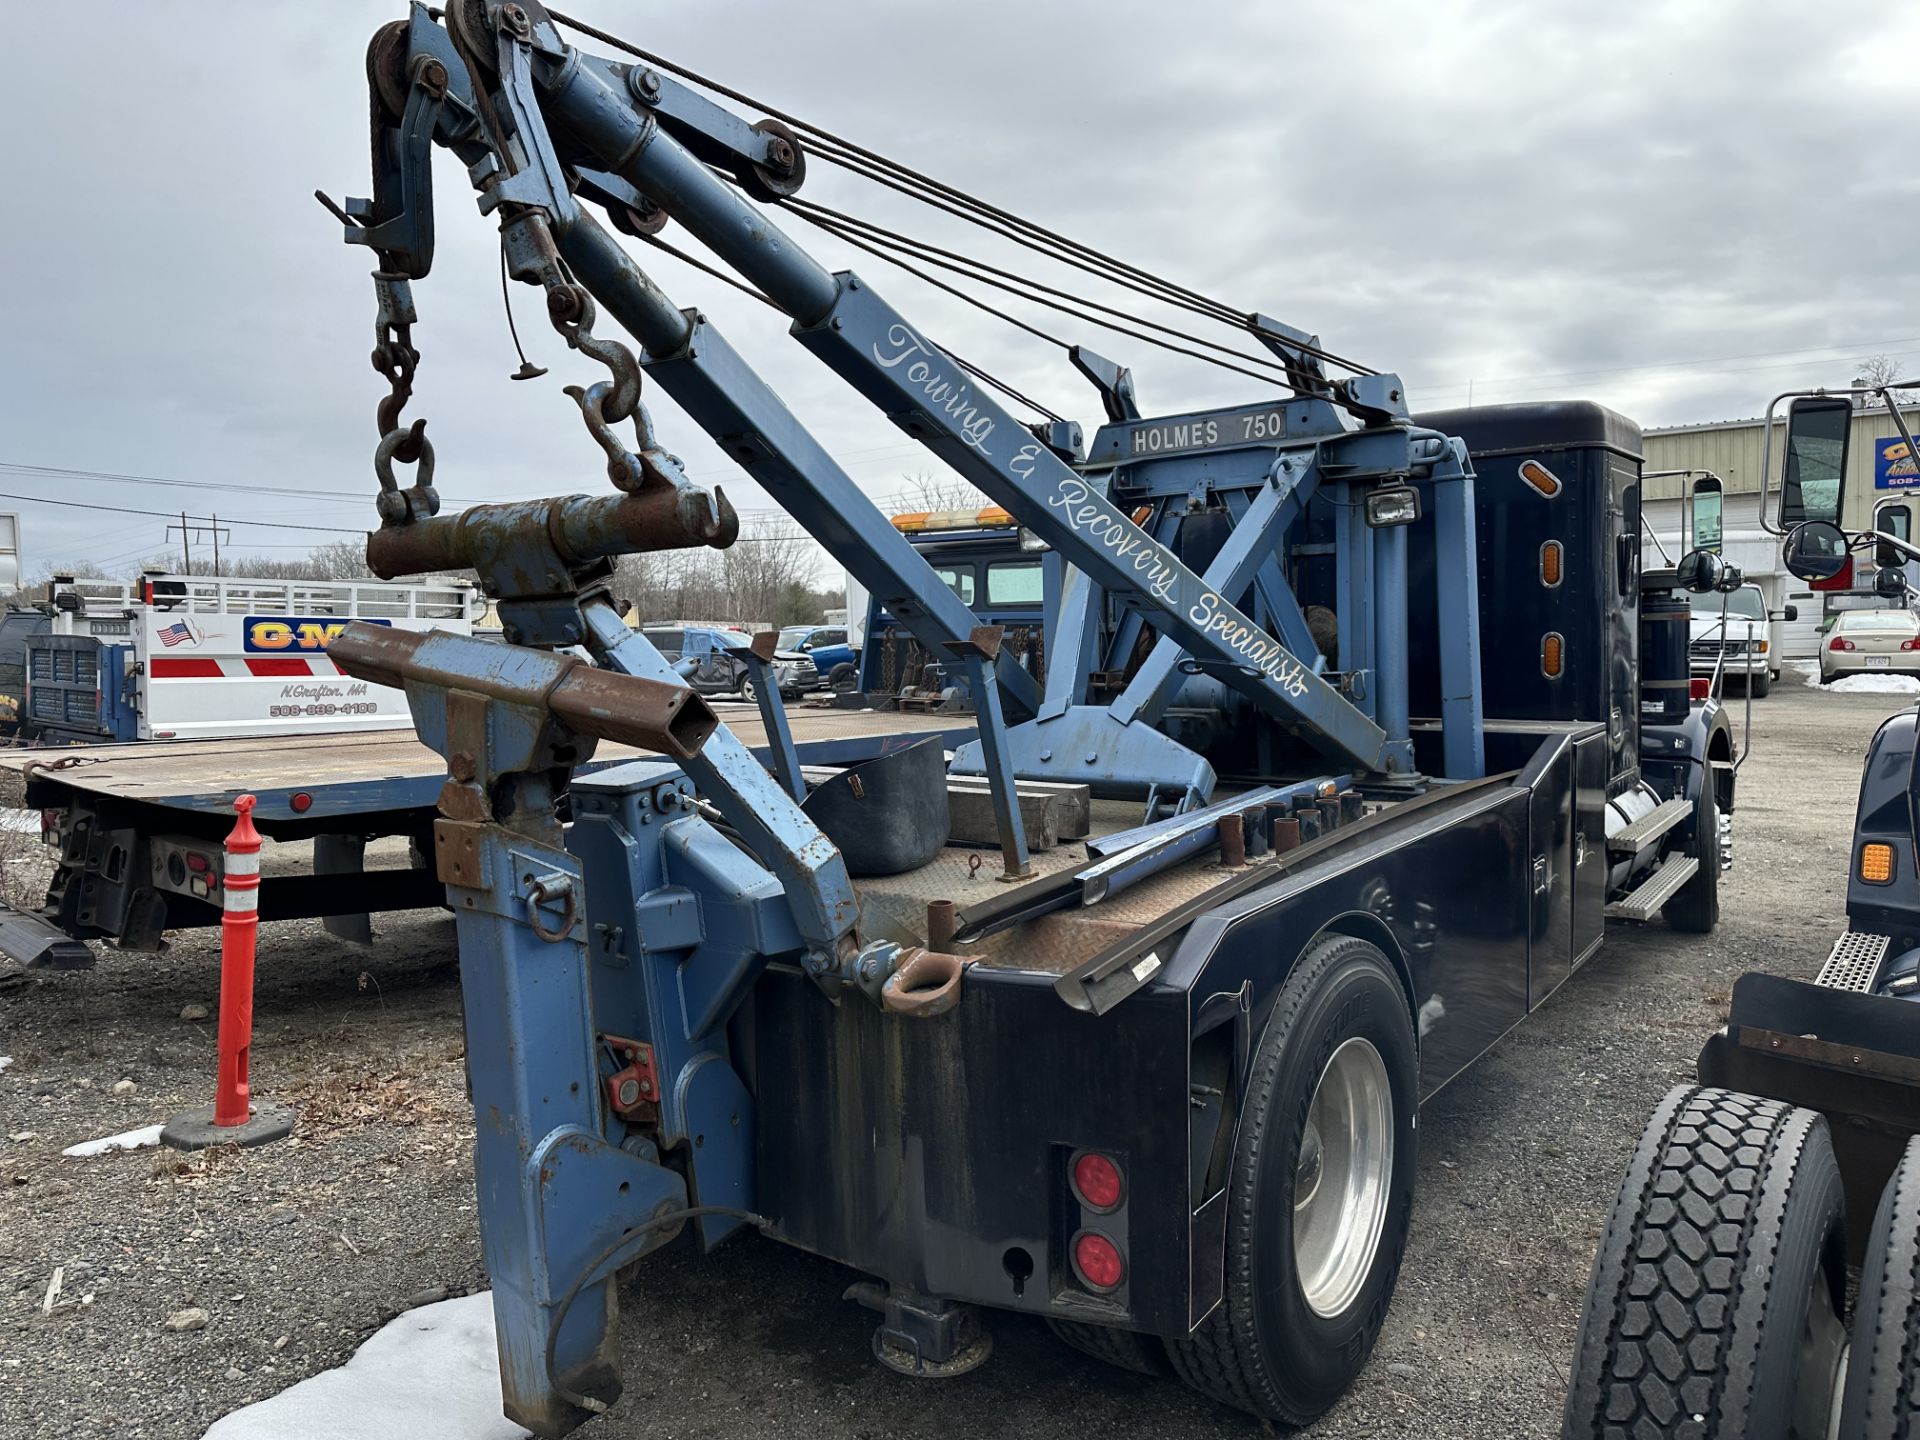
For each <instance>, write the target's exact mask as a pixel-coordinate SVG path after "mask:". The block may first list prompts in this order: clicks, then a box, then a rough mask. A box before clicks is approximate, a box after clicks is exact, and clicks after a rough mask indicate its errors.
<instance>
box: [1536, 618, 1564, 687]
mask: <svg viewBox="0 0 1920 1440" xmlns="http://www.w3.org/2000/svg"><path fill="white" fill-rule="evenodd" d="M1566 649H1567V641H1566V637H1565V636H1564V635H1562V634H1561V633H1560V632H1559V631H1558V630H1549V631H1548V632H1547V633H1546V634H1545V635H1543V636H1541V637H1540V673H1541V674H1542V675H1544V676H1546V677H1547V678H1548V679H1549V680H1558V679H1559V678H1560V670H1561V667H1562V666H1563V665H1564V664H1565V662H1566Z"/></svg>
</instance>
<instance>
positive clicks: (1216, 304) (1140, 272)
mask: <svg viewBox="0 0 1920 1440" xmlns="http://www.w3.org/2000/svg"><path fill="white" fill-rule="evenodd" d="M548 14H550V15H551V16H552V17H553V19H554V20H555V21H557V22H559V23H560V24H562V25H566V26H568V27H569V28H570V29H573V30H577V31H579V32H580V33H581V34H583V35H588V36H591V37H592V38H594V39H596V40H598V41H600V42H601V43H603V44H606V45H610V46H612V47H613V48H615V49H617V50H620V51H622V52H624V53H626V54H628V55H632V56H634V57H636V58H637V59H640V60H644V61H646V62H647V63H648V64H649V65H654V66H657V67H658V68H660V69H662V70H665V71H667V72H669V73H670V74H673V75H677V76H679V77H680V78H681V79H683V80H685V81H687V82H689V83H690V84H694V85H698V86H700V87H702V88H703V89H707V90H711V91H712V92H714V93H715V94H717V95H723V96H725V97H726V98H727V99H729V100H733V101H736V102H738V103H739V104H742V105H746V106H749V107H751V108H753V109H756V110H760V111H762V112H764V113H765V114H767V115H770V116H772V117H773V118H775V119H777V120H780V121H782V122H784V123H785V124H787V125H789V126H791V127H792V128H793V129H794V130H795V131H796V132H797V133H800V134H801V135H802V136H803V137H804V139H805V140H806V143H807V146H808V148H809V149H811V150H812V151H813V153H814V154H816V155H818V156H819V157H820V158H821V159H823V160H826V161H827V162H828V163H830V164H834V165H839V166H840V167H842V168H843V169H847V170H849V171H852V172H853V173H855V174H859V175H861V176H863V177H864V178H866V179H869V180H873V181H875V182H877V183H879V184H883V185H887V186H888V187H889V188H892V189H894V190H897V191H899V192H900V193H902V194H905V195H907V196H909V197H910V198H913V199H917V200H920V201H921V202H922V203H925V204H929V205H936V206H937V207H938V208H940V209H943V210H946V211H947V212H948V213H950V214H954V215H956V216H958V218H960V219H963V220H967V221H968V222H969V223H972V224H975V225H979V226H981V227H982V228H985V229H989V230H992V231H994V232H995V233H997V234H1000V235H1002V236H1004V237H1005V238H1007V239H1010V240H1013V241H1014V242H1015V243H1017V244H1020V245H1023V246H1025V247H1026V248H1028V249H1030V250H1034V251H1036V252H1037V253H1039V254H1042V255H1046V256H1049V257H1050V258H1052V259H1055V260H1058V261H1063V262H1065V263H1067V264H1071V265H1075V266H1077V267H1078V268H1080V269H1082V270H1086V271H1088V272H1089V273H1092V274H1095V275H1097V276H1099V277H1100V278H1102V279H1105V280H1107V281H1109V282H1110V283H1112V284H1116V285H1120V286H1123V287H1125V288H1128V289H1131V290H1134V291H1136V292H1138V293H1140V294H1143V295H1146V296H1147V297H1149V298H1151V299H1155V300H1159V301H1161V302H1162V303H1165V304H1170V305H1176V306H1180V307H1182V308H1185V309H1188V310H1191V311H1193V312H1194V313H1196V314H1199V315H1203V316H1206V317H1207V318H1209V319H1213V320H1216V321H1219V322H1220V323H1222V324H1226V325H1229V326H1231V327H1233V328H1235V329H1239V330H1248V331H1253V332H1255V333H1258V334H1267V335H1272V336H1273V338H1275V339H1278V340H1280V341H1282V342H1283V343H1285V344H1287V345H1289V346H1291V347H1292V348H1295V349H1297V350H1299V351H1301V352H1302V353H1304V354H1307V355H1311V356H1313V357H1314V358H1316V359H1318V360H1322V361H1324V362H1326V363H1328V364H1331V365H1336V366H1338V367H1340V368H1341V369H1343V370H1348V371H1351V372H1352V373H1354V374H1356V375H1373V374H1377V373H1378V372H1377V371H1375V370H1373V369H1372V368H1370V367H1369V366H1366V365H1362V364H1360V363H1359V362H1358V361H1354V360H1349V359H1347V358H1345V357H1343V356H1341V355H1337V354H1335V353H1334V352H1332V351H1330V350H1327V349H1324V348H1323V347H1321V346H1318V345H1309V344H1307V343H1305V342H1303V341H1296V340H1292V339H1290V338H1288V337H1286V336H1283V335H1275V334H1274V332H1272V331H1268V330H1266V329H1265V328H1264V327H1262V326H1259V325H1257V324H1255V323H1254V320H1253V317H1252V316H1251V315H1250V314H1248V313H1246V312H1243V311H1240V310H1236V309H1234V308H1233V307H1232V306H1230V305H1227V304H1225V303H1224V302H1222V301H1219V300H1215V299H1213V298H1212V297H1211V296H1208V295H1205V294H1203V293H1201V292H1200V291H1198V290H1194V289H1192V288H1190V287H1188V286H1184V285H1180V284H1177V283H1175V282H1174V281H1171V280H1167V279H1165V278H1164V277H1162V276H1159V275H1156V274H1154V273H1153V272H1152V271H1149V270H1145V269H1142V268H1141V267H1139V266H1137V265H1132V264H1130V263H1128V262H1126V261H1123V260H1119V259H1117V258H1115V257H1114V256H1111V255H1108V254H1105V253H1104V252H1102V251H1100V250H1096V249H1094V248H1093V247H1092V246H1090V245H1085V244H1082V243H1081V242H1079V241H1077V240H1073V239H1070V238H1069V237H1067V236H1065V235H1061V234H1059V233H1058V232H1056V231H1053V230H1049V229H1047V228H1046V227H1045V226H1042V225H1039V224H1037V223H1036V222H1034V221H1031V220H1028V219H1026V218H1025V217H1023V216H1020V215H1017V214H1014V213H1013V212H1012V211H1009V210H1005V209H1002V208H1001V207H999V206H997V205H993V204H991V203H990V202H988V201H985V200H982V199H980V198H979V197H978V196H975V195H972V194H969V193H968V192H966V191H964V190H961V189H959V188H958V187H956V186H951V185H947V184H945V183H944V182H942V181H939V180H935V179H934V178H932V177H931V176H929V175H924V174H922V173H921V172H919V171H917V170H914V169H912V168H911V167H910V166H907V165H903V164H901V163H900V162H899V161H897V160H892V159H890V158H888V157H887V156H885V155H882V154H880V153H879V152H878V151H874V150H870V149H868V148H867V147H865V146H863V145H860V144H858V143H856V142H854V141H851V140H848V139H846V138H845V137H843V136H840V135H836V134H834V133H833V132H832V131H830V130H826V129H824V128H822V127H821V126H818V125H815V124H813V123H812V122H810V121H807V120H803V119H801V118H800V117H799V116H797V115H794V114H791V113H790V112H787V111H784V110H781V109H779V108H777V107H775V106H772V105H768V104H766V103H765V102H764V101H761V100H758V99H756V98H755V97H753V96H751V95H748V94H746V93H745V92H744V91H740V90H736V89H734V88H732V87H731V86H727V85H723V84H721V83H720V82H719V81H717V80H713V79H710V78H708V77H707V76H704V75H701V74H700V73H698V72H697V71H694V70H692V69H689V68H688V67H686V66H684V65H679V64H676V63H675V62H673V61H671V60H668V59H666V58H665V57H664V56H661V55H656V54H654V53H653V52H651V51H647V50H643V49H641V48H640V47H639V46H637V45H634V44H632V43H630V42H629V41H626V40H622V39H621V38H620V37H619V36H617V35H613V34H610V33H608V32H607V31H604V30H601V29H599V28H597V27H596V26H592V25H589V24H587V23H585V22H584V21H581V20H577V19H575V18H574V17H572V16H570V15H565V14H562V13H560V12H559V11H554V10H550V11H548ZM942 201H946V202H950V203H941V202H942ZM995 222H997V223H995ZM1076 257H1077V258H1076ZM1134 318H1138V317H1134Z"/></svg>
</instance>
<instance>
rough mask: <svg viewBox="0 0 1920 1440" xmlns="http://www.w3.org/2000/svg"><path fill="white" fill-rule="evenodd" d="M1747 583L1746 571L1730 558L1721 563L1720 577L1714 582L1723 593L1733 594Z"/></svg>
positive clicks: (1714, 586) (1716, 587) (1715, 586)
mask: <svg viewBox="0 0 1920 1440" xmlns="http://www.w3.org/2000/svg"><path fill="white" fill-rule="evenodd" d="M1746 583H1747V576H1746V572H1745V571H1743V570H1742V569H1741V568H1740V567H1739V566H1738V565H1736V564H1734V563H1733V562H1732V561H1731V560H1729V561H1726V562H1725V563H1724V564H1722V565H1721V567H1720V578H1719V579H1718V580H1716V581H1714V582H1713V588H1714V589H1716V590H1718V591H1719V592H1720V593H1721V594H1722V595H1731V594H1732V593H1733V592H1734V591H1736V590H1738V589H1739V588H1740V587H1741V586H1742V585H1744V584H1746Z"/></svg>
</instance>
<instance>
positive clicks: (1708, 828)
mask: <svg viewBox="0 0 1920 1440" xmlns="http://www.w3.org/2000/svg"><path fill="white" fill-rule="evenodd" d="M1689 853H1691V854H1692V856H1693V858H1694V859H1696V860H1698V861H1699V862H1700V868H1699V869H1698V870H1696V871H1695V872H1694V875H1693V878H1692V879H1691V880H1689V881H1687V883H1686V884H1685V885H1683V886H1681V887H1680V893H1679V894H1678V895H1675V896H1674V897H1673V898H1672V899H1671V900H1669V901H1668V902H1667V903H1666V905H1665V907H1664V908H1662V910H1661V911H1660V913H1661V915H1663V916H1664V917H1665V918H1666V922H1667V924H1669V925H1671V926H1672V927H1673V928H1674V929H1676V930H1680V931H1684V932H1685V933H1687V934H1689V935H1709V934H1711V933H1712V932H1713V927H1714V926H1716V925H1718V924H1719V923H1720V807H1719V805H1718V804H1716V803H1715V802H1714V798H1713V774H1712V772H1711V771H1708V772H1707V773H1706V774H1704V775H1702V776H1701V777H1700V793H1699V794H1698V795H1696V796H1695V797H1694V803H1693V847H1692V850H1691V851H1690V852H1689Z"/></svg>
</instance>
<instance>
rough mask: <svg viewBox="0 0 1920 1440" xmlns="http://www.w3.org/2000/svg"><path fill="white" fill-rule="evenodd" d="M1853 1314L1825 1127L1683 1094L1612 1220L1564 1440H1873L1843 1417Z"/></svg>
mask: <svg viewBox="0 0 1920 1440" xmlns="http://www.w3.org/2000/svg"><path fill="white" fill-rule="evenodd" d="M1845 1313H1846V1233H1845V1227H1844V1215H1843V1200H1842V1192H1841V1181H1840V1170H1839V1166H1838V1165H1837V1164H1836V1163H1835V1161H1834V1154H1833V1144H1832V1141H1831V1140H1830V1138H1829V1136H1828V1133H1827V1123H1826V1121H1825V1120H1824V1119H1822V1118H1821V1117H1820V1116H1818V1115H1816V1114H1814V1113H1813V1112H1812V1111H1809V1110H1802V1109H1798V1108H1796V1107H1794V1106H1791V1105H1787V1104H1784V1103H1783V1102H1781V1101H1777V1100H1765V1099H1761V1098H1758V1097H1756V1096H1752V1095H1742V1094H1738V1093H1736V1092H1733V1091H1728V1090H1717V1089H1710V1088H1704V1087H1701V1086H1682V1087H1680V1088H1679V1089H1676V1090H1674V1091H1672V1092H1670V1093H1669V1094H1668V1095H1667V1097H1666V1099H1665V1100H1663V1101H1662V1102H1661V1104H1660V1107H1659V1109H1657V1110H1656V1111H1655V1112H1654V1115H1653V1118H1652V1120H1650V1121H1649V1122H1648V1124H1647V1127H1646V1129H1645V1131H1644V1132H1642V1134H1641V1137H1640V1144H1639V1147H1638V1148H1637V1149H1636V1151H1635V1152H1634V1157H1633V1160H1632V1163H1631V1164H1630V1165H1629V1166H1628V1168H1627V1175H1626V1178H1625V1180H1624V1181H1623V1182H1622V1184H1621V1187H1620V1193H1619V1196H1618V1197H1617V1198H1616V1200H1615V1202H1614V1207H1613V1212H1612V1214H1611V1216H1610V1217H1609V1219H1608V1222H1607V1228H1606V1232H1605V1234H1604V1236H1603V1238H1602V1240H1601V1243H1600V1251H1599V1254H1598V1256H1597V1257H1596V1259H1595V1262H1594V1271H1593V1279H1592V1282H1591V1284H1590V1285H1589V1286H1588V1289H1587V1304H1586V1313H1585V1315H1584V1317H1583V1318H1582V1320H1581V1324H1580V1337H1579V1341H1578V1344H1577V1347H1576V1350H1575V1358H1574V1373H1573V1383H1572V1385H1571V1386H1570V1388H1569V1390H1568V1393H1567V1403H1566V1411H1565V1417H1564V1422H1563V1429H1562V1432H1561V1433H1562V1436H1563V1440H1668V1437H1672V1440H1679V1437H1683V1436H1685V1437H1693V1440H1721V1437H1724V1440H1734V1437H1740V1440H1834V1437H1836V1436H1841V1435H1845V1436H1847V1437H1849V1440H1858V1437H1861V1436H1863V1435H1864V1434H1866V1433H1867V1432H1863V1431H1861V1430H1858V1429H1853V1428H1848V1427H1847V1425H1846V1424H1845V1423H1844V1422H1843V1421H1842V1419H1841V1405H1842V1392H1843V1387H1844V1386H1845V1385H1847V1383H1848V1375H1849V1363H1848V1355H1849V1348H1850V1346H1849V1338H1848V1333H1847V1327H1846V1324H1845V1322H1844V1320H1843V1317H1844V1315H1845ZM1856 1378H1857V1377H1856ZM1895 1433H1896V1432H1894V1431H1887V1432H1885V1434H1886V1435H1888V1436H1892V1435H1893V1434H1895Z"/></svg>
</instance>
